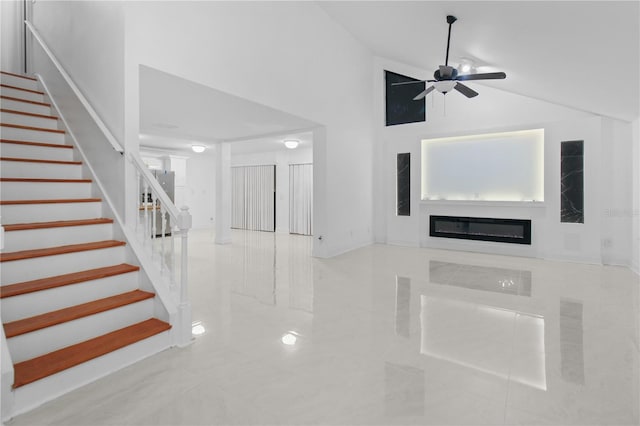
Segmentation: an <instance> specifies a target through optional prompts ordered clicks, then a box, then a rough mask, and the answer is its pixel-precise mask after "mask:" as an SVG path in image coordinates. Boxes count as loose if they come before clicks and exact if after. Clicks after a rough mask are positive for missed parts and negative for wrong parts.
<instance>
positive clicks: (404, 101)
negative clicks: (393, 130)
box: [384, 71, 426, 126]
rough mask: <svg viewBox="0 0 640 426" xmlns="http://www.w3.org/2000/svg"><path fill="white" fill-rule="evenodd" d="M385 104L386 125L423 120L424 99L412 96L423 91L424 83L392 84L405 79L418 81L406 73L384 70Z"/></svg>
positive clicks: (424, 111) (424, 115) (424, 114)
mask: <svg viewBox="0 0 640 426" xmlns="http://www.w3.org/2000/svg"><path fill="white" fill-rule="evenodd" d="M384 77H385V87H386V90H385V106H386V109H385V111H386V125H387V126H395V125H396V124H406V123H418V122H421V121H425V117H426V108H425V101H424V99H421V100H419V101H414V100H413V98H414V97H415V96H416V95H417V94H418V93H421V92H422V91H424V89H425V84H424V83H415V84H403V85H401V86H394V85H393V83H404V82H406V81H418V80H417V79H415V78H411V77H407V76H406V75H402V74H396V73H395V72H391V71H385V72H384Z"/></svg>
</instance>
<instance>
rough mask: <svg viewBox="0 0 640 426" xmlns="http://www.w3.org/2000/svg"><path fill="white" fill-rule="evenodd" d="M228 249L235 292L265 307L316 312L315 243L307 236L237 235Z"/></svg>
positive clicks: (256, 233)
mask: <svg viewBox="0 0 640 426" xmlns="http://www.w3.org/2000/svg"><path fill="white" fill-rule="evenodd" d="M234 235H237V236H240V237H241V238H237V239H236V240H237V244H236V240H234V245H233V246H232V247H229V250H230V251H233V252H234V254H233V256H229V260H230V264H231V265H233V266H234V269H235V271H236V272H237V275H236V277H235V279H234V280H233V281H232V287H231V289H232V292H233V293H234V294H237V295H243V296H248V297H252V298H254V299H256V300H258V301H260V302H261V303H263V304H265V305H273V306H275V305H278V306H285V307H289V308H291V309H299V310H302V311H306V312H313V263H312V262H309V261H308V260H309V259H310V258H311V249H312V240H311V238H309V237H306V236H300V235H287V234H276V233H273V232H259V231H243V232H239V231H236V232H235V233H234Z"/></svg>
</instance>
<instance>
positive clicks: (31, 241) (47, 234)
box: [3, 223, 113, 308]
mask: <svg viewBox="0 0 640 426" xmlns="http://www.w3.org/2000/svg"><path fill="white" fill-rule="evenodd" d="M111 239H113V224H110V223H104V224H99V225H84V226H65V227H60V228H46V229H29V230H24V231H10V232H5V234H4V251H5V252H12V251H21V250H32V249H39V248H45V247H54V246H65V245H69V244H80V243H89V242H91V241H104V240H111ZM3 308H4V305H3Z"/></svg>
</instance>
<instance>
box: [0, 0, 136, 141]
mask: <svg viewBox="0 0 640 426" xmlns="http://www.w3.org/2000/svg"><path fill="white" fill-rule="evenodd" d="M3 3H4V2H3ZM122 3H123V2H111V1H90V2H84V1H38V2H35V3H33V9H32V21H33V24H34V26H35V27H36V29H37V30H38V32H39V33H40V35H41V36H42V38H43V39H44V41H45V42H46V43H47V44H48V45H49V48H50V49H51V50H52V51H53V53H54V55H55V56H56V57H57V58H58V60H59V61H60V63H62V65H63V67H64V68H65V71H66V72H67V73H68V74H69V75H70V76H71V78H72V79H73V81H74V82H75V84H76V85H77V86H78V88H79V89H80V91H81V92H82V93H83V95H84V96H85V97H86V98H87V99H88V100H89V103H91V106H92V107H93V108H94V109H95V110H96V112H97V113H98V115H99V116H100V118H101V119H102V121H104V123H105V124H106V126H107V128H108V129H109V130H110V131H111V133H113V135H114V136H115V138H116V139H117V140H118V141H119V142H120V144H121V145H122V144H123V137H124V114H123V104H124V9H123V4H122ZM36 71H37V70H36Z"/></svg>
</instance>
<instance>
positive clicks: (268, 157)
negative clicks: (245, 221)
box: [231, 148, 313, 233]
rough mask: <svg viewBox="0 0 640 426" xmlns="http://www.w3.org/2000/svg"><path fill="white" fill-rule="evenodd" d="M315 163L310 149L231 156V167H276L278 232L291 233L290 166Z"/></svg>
mask: <svg viewBox="0 0 640 426" xmlns="http://www.w3.org/2000/svg"><path fill="white" fill-rule="evenodd" d="M304 163H313V151H312V149H310V148H306V149H294V150H288V151H271V152H258V153H253V154H236V155H233V154H232V155H231V166H232V167H233V166H258V165H271V164H275V165H276V232H282V233H288V232H289V164H304Z"/></svg>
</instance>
